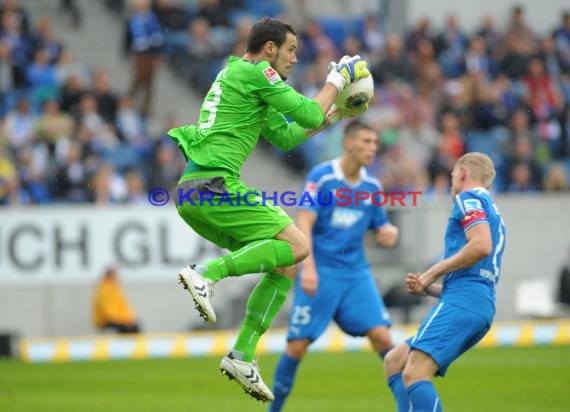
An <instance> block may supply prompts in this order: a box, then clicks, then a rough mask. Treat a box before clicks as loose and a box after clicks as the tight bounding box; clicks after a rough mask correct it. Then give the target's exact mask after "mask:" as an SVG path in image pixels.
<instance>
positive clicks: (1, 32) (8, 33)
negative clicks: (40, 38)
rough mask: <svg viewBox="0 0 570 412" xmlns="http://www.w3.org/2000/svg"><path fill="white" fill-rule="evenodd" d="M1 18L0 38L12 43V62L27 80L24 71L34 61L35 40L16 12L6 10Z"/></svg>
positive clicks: (0, 15)
mask: <svg viewBox="0 0 570 412" xmlns="http://www.w3.org/2000/svg"><path fill="white" fill-rule="evenodd" d="M0 19H1V22H0V24H1V27H0V40H1V41H6V42H8V44H9V45H10V51H11V53H12V62H13V63H14V64H15V65H16V67H17V68H18V70H19V71H20V72H21V73H22V78H23V79H24V82H25V74H24V71H25V69H26V67H27V65H28V64H29V63H30V62H31V61H32V57H33V53H34V47H33V46H34V42H33V40H32V38H31V37H30V36H29V35H28V33H27V32H26V30H24V28H23V27H22V22H21V21H20V20H19V19H18V16H17V15H16V14H15V13H14V12H12V11H6V12H4V13H1V14H0Z"/></svg>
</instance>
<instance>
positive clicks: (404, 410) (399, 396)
mask: <svg viewBox="0 0 570 412" xmlns="http://www.w3.org/2000/svg"><path fill="white" fill-rule="evenodd" d="M388 386H389V387H390V390H391V391H392V394H393V395H394V399H396V406H397V407H398V412H408V411H409V410H410V398H408V391H407V390H406V387H405V386H404V380H403V379H402V373H401V372H398V373H395V374H393V375H392V376H390V377H389V378H388Z"/></svg>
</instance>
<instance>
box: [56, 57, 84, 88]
mask: <svg viewBox="0 0 570 412" xmlns="http://www.w3.org/2000/svg"><path fill="white" fill-rule="evenodd" d="M55 71H56V76H57V85H58V88H61V87H64V85H65V84H66V83H67V81H68V80H69V79H70V78H71V77H72V76H76V77H78V78H79V79H80V80H81V82H82V83H83V84H87V83H89V81H90V78H91V73H90V71H89V69H88V68H87V66H86V65H85V64H84V63H83V62H80V61H78V60H77V59H76V58H75V56H74V55H73V53H71V51H70V50H68V49H62V50H61V53H60V54H59V59H58V60H57V62H56V63H55Z"/></svg>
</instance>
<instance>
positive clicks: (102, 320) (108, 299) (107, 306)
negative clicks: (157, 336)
mask: <svg viewBox="0 0 570 412" xmlns="http://www.w3.org/2000/svg"><path fill="white" fill-rule="evenodd" d="M93 324H94V325H95V326H96V327H97V328H98V329H101V330H111V331H115V332H118V333H138V332H139V331H140V327H139V324H138V322H137V319H136V316H135V312H134V310H133V308H132V306H131V304H130V303H129V301H128V299H127V297H126V295H125V293H124V292H123V289H122V287H121V285H120V283H119V275H118V273H117V270H116V269H115V268H112V267H111V268H109V269H107V270H106V271H105V274H104V275H103V278H102V279H101V281H100V283H99V284H98V285H97V289H96V291H95V296H94V299H93Z"/></svg>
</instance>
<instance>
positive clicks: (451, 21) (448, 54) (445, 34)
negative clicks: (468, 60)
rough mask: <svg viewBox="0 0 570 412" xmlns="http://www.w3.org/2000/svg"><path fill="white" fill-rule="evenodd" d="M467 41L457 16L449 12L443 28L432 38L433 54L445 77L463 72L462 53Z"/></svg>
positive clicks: (451, 76)
mask: <svg viewBox="0 0 570 412" xmlns="http://www.w3.org/2000/svg"><path fill="white" fill-rule="evenodd" d="M468 43H469V42H468V38H467V35H466V34H464V33H463V31H462V30H461V28H460V27H459V21H458V19H457V16H455V15H454V14H450V15H449V16H448V17H447V22H446V25H445V28H444V29H443V31H442V32H441V33H440V34H439V35H438V36H437V37H436V38H435V40H434V50H435V54H436V56H437V57H438V60H439V62H440V64H441V67H442V70H443V73H444V74H445V76H446V77H448V78H457V77H459V76H460V75H461V74H462V73H463V72H464V70H465V66H464V54H465V50H466V49H467V45H468Z"/></svg>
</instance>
